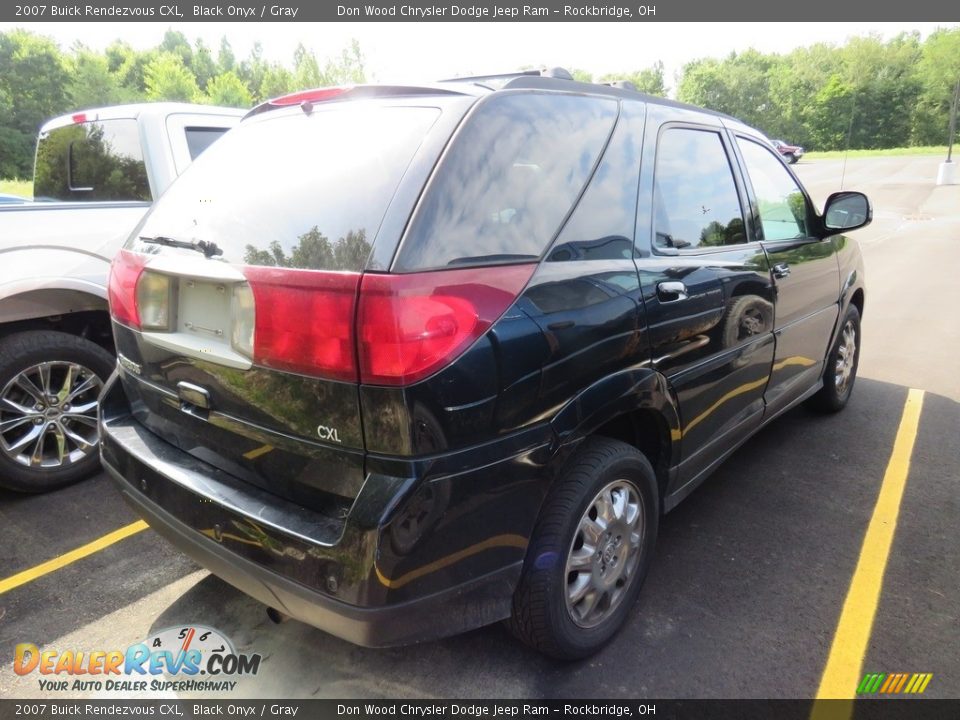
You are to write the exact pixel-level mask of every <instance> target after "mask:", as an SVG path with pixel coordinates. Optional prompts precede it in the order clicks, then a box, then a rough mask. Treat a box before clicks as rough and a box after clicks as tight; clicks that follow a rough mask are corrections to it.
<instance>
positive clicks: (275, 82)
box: [255, 65, 296, 100]
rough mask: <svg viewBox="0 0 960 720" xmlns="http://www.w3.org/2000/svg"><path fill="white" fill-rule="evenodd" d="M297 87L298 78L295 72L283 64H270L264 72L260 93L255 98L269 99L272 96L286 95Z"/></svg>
mask: <svg viewBox="0 0 960 720" xmlns="http://www.w3.org/2000/svg"><path fill="white" fill-rule="evenodd" d="M295 89H296V80H295V79H294V76H293V73H292V72H290V71H289V70H287V69H286V68H285V67H283V66H282V65H270V66H269V67H268V68H267V70H266V72H265V73H264V74H263V82H262V83H261V84H260V93H259V96H258V97H256V98H255V100H268V99H270V98H275V97H279V96H280V95H286V94H287V93H289V92H293V91H294V90H295Z"/></svg>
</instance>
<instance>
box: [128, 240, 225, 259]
mask: <svg viewBox="0 0 960 720" xmlns="http://www.w3.org/2000/svg"><path fill="white" fill-rule="evenodd" d="M140 239H141V240H143V241H144V242H145V243H153V244H154V245H166V246H167V247H175V248H183V249H184V250H196V251H197V252H202V253H203V254H204V256H205V257H208V258H209V257H214V256H215V255H223V250H221V249H220V248H219V247H217V244H216V243H215V242H211V241H210V240H174V239H173V238H169V237H164V236H163V235H157V236H156V237H146V236H145V235H141V236H140Z"/></svg>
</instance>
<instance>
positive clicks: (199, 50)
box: [190, 38, 217, 90]
mask: <svg viewBox="0 0 960 720" xmlns="http://www.w3.org/2000/svg"><path fill="white" fill-rule="evenodd" d="M190 69H191V70H193V74H194V76H195V77H196V78H197V85H198V86H199V87H200V89H201V90H206V89H207V83H208V82H210V79H211V78H213V77H214V76H216V75H217V64H216V63H215V62H214V61H213V53H211V52H210V48H208V47H207V46H206V45H204V43H203V40H201V39H200V38H197V41H196V43H194V46H193V61H192V62H191V63H190Z"/></svg>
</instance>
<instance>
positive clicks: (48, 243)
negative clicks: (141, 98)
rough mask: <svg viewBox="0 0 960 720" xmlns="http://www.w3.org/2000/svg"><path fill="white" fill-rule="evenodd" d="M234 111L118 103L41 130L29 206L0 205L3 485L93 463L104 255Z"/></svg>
mask: <svg viewBox="0 0 960 720" xmlns="http://www.w3.org/2000/svg"><path fill="white" fill-rule="evenodd" d="M242 115H243V112H242V111H240V110H236V109H233V108H219V107H210V106H204V105H187V104H178V103H158V104H140V105H124V106H117V107H106V108H98V109H93V110H85V111H83V112H77V113H72V114H70V115H64V116H62V117H58V118H55V119H53V120H50V121H49V122H47V123H46V124H45V125H44V126H43V127H42V128H41V129H40V135H39V138H38V140H37V152H36V161H35V168H34V183H33V194H34V200H35V202H10V203H3V204H2V205H0V238H3V240H2V243H0V486H3V487H6V488H9V489H13V490H19V491H23V492H41V491H44V490H50V489H52V488H55V487H59V486H61V485H64V484H66V483H69V482H73V481H75V480H78V479H80V478H82V477H84V476H85V475H87V474H89V473H90V472H92V471H93V470H95V469H96V468H97V467H98V434H97V402H96V401H97V395H98V394H99V392H100V389H101V388H102V386H103V383H104V382H105V381H106V379H107V377H108V376H109V374H110V372H112V370H113V365H114V362H115V360H114V357H113V338H112V335H111V333H110V320H109V315H108V312H107V274H108V269H109V266H110V260H111V259H112V258H113V256H114V255H115V254H116V252H117V250H118V249H119V248H120V247H121V246H122V245H123V242H124V241H125V240H126V239H127V236H128V235H129V234H130V232H131V231H132V230H133V229H134V227H135V226H136V225H137V223H138V222H139V221H140V220H141V219H142V218H143V216H144V214H145V213H146V212H147V210H148V209H149V207H150V205H151V204H152V203H153V201H154V200H155V199H156V198H158V197H160V196H161V195H162V194H163V192H164V191H165V190H166V189H167V187H168V186H169V185H170V183H171V182H173V180H174V179H175V178H176V177H177V176H178V175H179V174H180V173H182V172H183V171H184V170H185V169H186V168H187V166H188V165H189V164H190V163H191V162H192V161H193V159H194V158H196V157H197V156H198V155H199V154H200V153H201V152H203V151H204V149H206V148H207V146H209V145H210V143H211V142H213V141H214V140H215V139H217V138H219V137H220V136H221V135H222V134H223V133H224V132H226V131H227V130H228V129H229V128H231V127H233V126H234V125H235V124H236V123H237V122H238V121H239V120H240V117H241V116H242ZM21 200H23V199H22V198H21Z"/></svg>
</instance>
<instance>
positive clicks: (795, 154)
mask: <svg viewBox="0 0 960 720" xmlns="http://www.w3.org/2000/svg"><path fill="white" fill-rule="evenodd" d="M771 142H772V143H773V146H774V147H775V148H776V149H777V152H779V153H780V154H781V155H783V159H784V160H786V161H787V162H788V163H789V164H790V165H793V164H794V163H795V162H797V160H799V159H800V158H802V157H803V148H802V147H800V146H799V145H790V144H789V143H785V142H784V141H783V140H772V141H771Z"/></svg>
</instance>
